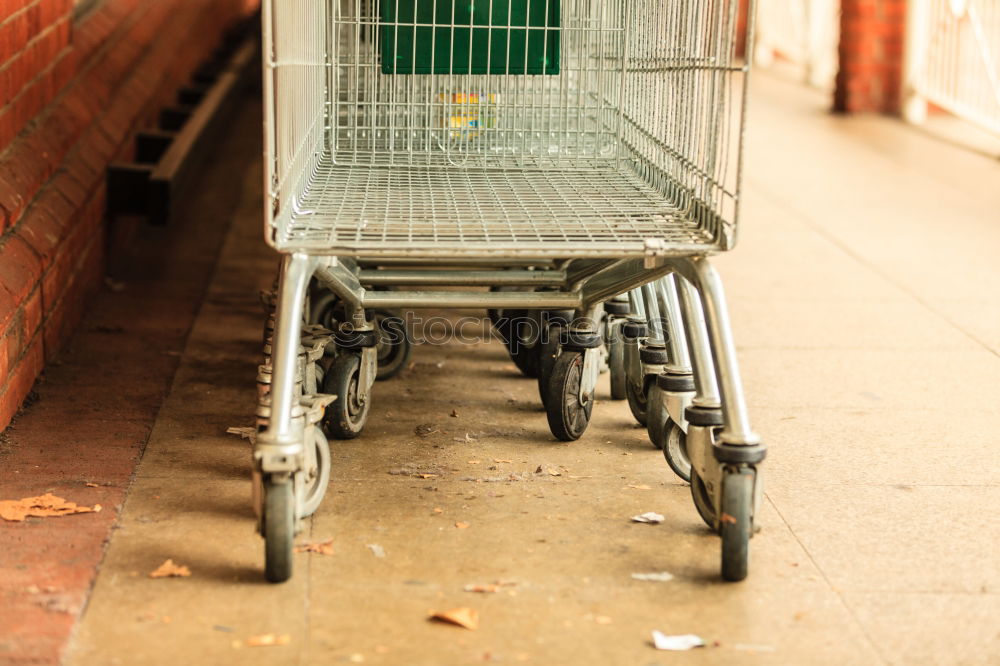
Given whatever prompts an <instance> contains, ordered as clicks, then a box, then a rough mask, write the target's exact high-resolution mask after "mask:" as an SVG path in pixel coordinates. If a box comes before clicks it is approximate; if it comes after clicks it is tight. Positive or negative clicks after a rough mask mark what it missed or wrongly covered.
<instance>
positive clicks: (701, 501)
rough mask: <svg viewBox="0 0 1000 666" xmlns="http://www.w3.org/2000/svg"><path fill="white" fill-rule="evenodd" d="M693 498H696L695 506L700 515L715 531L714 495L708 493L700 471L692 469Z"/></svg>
mask: <svg viewBox="0 0 1000 666" xmlns="http://www.w3.org/2000/svg"><path fill="white" fill-rule="evenodd" d="M691 499H693V500H694V508H695V509H697V510H698V515H699V516H701V519H702V520H704V521H705V524H706V525H708V527H709V529H710V530H712V531H713V532H714V531H715V507H714V506H712V497H711V496H710V495H709V494H708V488H707V487H705V482H704V481H702V480H701V477H700V476H698V472H696V471H695V470H694V468H692V469H691Z"/></svg>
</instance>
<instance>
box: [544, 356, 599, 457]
mask: <svg viewBox="0 0 1000 666" xmlns="http://www.w3.org/2000/svg"><path fill="white" fill-rule="evenodd" d="M581 381H583V352H579V351H576V352H570V351H564V352H563V353H562V354H560V355H559V358H557V359H556V362H555V365H554V366H553V367H552V374H551V376H550V377H549V397H548V398H547V399H546V401H545V402H546V407H545V415H546V416H547V417H548V420H549V429H550V430H551V431H552V434H553V435H554V436H555V438H556V439H558V440H561V441H563V442H572V441H575V440H577V439H580V437H581V436H582V435H583V433H584V432H585V431H586V430H587V426H588V425H589V424H590V414H591V412H592V411H593V409H594V394H593V393H591V394H590V395H589V396H586V397H585V398H584V399H583V400H582V401H581V400H580V382H581Z"/></svg>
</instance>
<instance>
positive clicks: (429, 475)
mask: <svg viewBox="0 0 1000 666" xmlns="http://www.w3.org/2000/svg"><path fill="white" fill-rule="evenodd" d="M417 476H419V477H420V478H421V479H436V478H437V477H438V476H439V475H438V474H426V473H424V474H417Z"/></svg>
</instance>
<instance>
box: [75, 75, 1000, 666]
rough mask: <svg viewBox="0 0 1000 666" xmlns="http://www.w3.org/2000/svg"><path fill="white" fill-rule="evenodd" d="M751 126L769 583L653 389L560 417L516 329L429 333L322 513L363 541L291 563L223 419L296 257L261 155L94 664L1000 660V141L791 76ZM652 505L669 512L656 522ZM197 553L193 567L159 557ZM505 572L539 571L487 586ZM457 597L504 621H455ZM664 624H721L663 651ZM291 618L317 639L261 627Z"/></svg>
mask: <svg viewBox="0 0 1000 666" xmlns="http://www.w3.org/2000/svg"><path fill="white" fill-rule="evenodd" d="M748 151H749V152H748V155H747V158H746V164H747V178H746V196H745V207H744V218H743V220H742V224H743V227H742V233H741V240H740V244H739V246H738V249H737V251H735V252H733V253H730V254H729V255H726V256H722V257H719V258H718V260H717V263H718V266H719V267H720V269H721V270H722V273H723V276H724V278H725V279H726V284H727V286H728V293H729V300H730V306H731V308H732V316H733V319H734V328H735V335H736V339H737V341H738V343H739V345H740V360H741V363H742V370H743V376H744V379H745V381H746V389H747V393H748V399H749V402H750V407H751V410H752V411H751V415H752V417H753V418H754V421H755V426H756V427H757V429H758V430H759V431H760V432H761V434H762V436H763V438H764V440H765V441H766V442H767V443H768V444H769V445H770V446H771V447H772V448H771V453H770V455H769V458H768V460H767V462H766V464H765V470H766V471H765V473H766V475H767V477H766V478H767V497H766V501H765V503H764V507H763V511H762V515H761V516H760V523H761V524H762V525H763V530H762V532H761V533H760V534H759V535H758V536H757V537H756V538H755V539H754V541H753V543H752V548H753V561H752V568H751V574H750V578H749V580H747V581H746V582H744V583H741V584H735V585H734V584H723V583H721V582H720V581H719V580H718V548H719V543H718V539H717V538H715V537H713V536H711V535H709V534H707V533H706V531H705V529H704V527H703V525H702V524H701V522H700V520H699V518H698V517H697V515H696V513H695V510H694V507H693V505H692V503H691V499H690V493H689V491H688V488H687V486H686V484H684V483H682V482H680V481H679V480H678V479H677V478H676V477H674V476H673V474H672V473H671V472H670V470H669V469H668V468H667V466H666V464H665V463H664V461H663V459H662V456H661V455H660V454H659V453H658V452H657V451H655V450H653V449H652V448H651V447H650V445H649V443H648V441H647V440H646V436H645V432H644V431H643V430H641V429H639V428H638V427H636V426H635V425H634V423H633V422H632V420H631V417H630V416H629V414H628V410H627V407H626V406H625V405H624V404H622V403H613V402H610V401H609V400H606V399H604V400H602V401H601V404H599V405H598V406H597V408H596V410H595V419H594V421H593V423H592V425H591V428H590V430H589V431H588V433H587V434H586V435H585V436H584V438H583V439H582V440H581V441H579V442H576V443H573V444H562V443H556V442H554V441H553V440H552V438H551V436H550V435H549V434H548V429H547V426H546V422H545V415H544V412H542V411H541V410H540V407H539V405H538V400H537V395H536V389H535V383H534V382H533V381H530V380H525V379H523V378H520V377H519V376H518V375H517V374H516V372H515V370H514V368H513V365H512V364H511V363H510V361H509V360H508V359H507V357H506V355H505V353H504V352H503V350H502V348H501V347H500V346H499V345H498V344H495V343H491V344H480V345H471V346H470V345H458V344H446V345H423V346H420V347H418V348H417V349H416V352H415V355H414V365H413V367H412V369H411V370H410V371H408V372H406V373H404V375H403V376H402V377H400V378H398V379H396V380H393V381H390V382H385V383H381V384H378V385H377V387H376V393H375V404H374V407H373V411H372V414H371V417H370V420H369V427H368V429H367V430H366V433H365V435H364V436H363V437H361V438H360V439H357V440H353V441H350V442H335V443H333V459H334V470H333V481H332V484H331V489H330V492H329V494H328V496H327V500H326V502H325V503H324V505H323V506H322V507H321V509H320V511H319V512H318V514H317V515H316V516H315V517H314V518H313V519H312V520H311V523H310V527H309V531H308V533H307V534H305V535H303V536H302V539H303V541H305V540H324V539H328V538H332V539H333V548H334V553H333V555H309V554H301V555H298V556H297V557H298V560H297V561H296V566H297V571H296V574H295V576H294V578H293V580H292V581H291V582H290V583H287V584H284V585H281V586H270V585H267V584H265V583H263V582H262V575H261V566H262V550H263V549H262V542H261V540H260V539H259V538H258V537H257V536H255V535H254V534H253V518H252V512H251V509H250V500H249V489H250V485H249V480H248V479H249V470H250V455H249V447H248V446H247V445H246V444H245V443H244V442H242V441H240V440H239V439H237V438H235V437H233V436H229V435H226V434H224V433H225V430H226V428H227V427H229V426H233V425H248V424H249V423H250V421H251V415H252V411H253V402H254V395H255V393H254V375H255V364H256V363H257V362H258V361H257V359H258V357H259V353H260V331H261V311H260V308H259V305H258V304H257V296H256V291H257V289H258V288H261V287H266V286H267V285H268V284H269V283H270V281H271V279H272V277H273V270H274V266H275V258H274V256H273V255H272V254H271V253H270V252H269V251H268V250H267V249H266V248H265V247H264V246H263V243H262V241H261V238H260V236H261V234H260V225H259V219H260V214H259V211H260V206H261V200H260V191H259V187H258V185H257V184H258V183H259V182H260V164H259V163H253V164H249V165H247V168H246V170H245V172H243V173H241V174H234V175H233V177H234V180H237V179H238V180H239V182H240V183H241V184H242V186H243V188H244V189H243V191H244V196H243V199H242V201H241V202H240V204H239V206H238V207H237V209H236V210H235V211H234V214H233V215H234V219H233V228H232V231H231V232H230V235H229V237H228V239H227V241H226V244H225V247H224V249H223V252H222V255H221V258H220V263H219V265H218V267H217V270H216V273H215V276H214V279H213V281H212V284H211V286H210V289H209V293H208V296H207V298H206V300H205V302H204V304H203V306H202V309H201V312H200V314H199V316H198V319H197V322H196V324H195V327H194V329H193V331H192V334H191V336H190V338H189V340H188V343H187V347H186V349H185V350H184V355H183V358H182V362H181V366H180V369H179V371H178V374H177V376H176V378H175V381H174V385H173V388H172V391H171V393H170V395H169V396H168V398H167V400H166V402H165V404H164V406H163V408H162V410H161V412H160V415H159V417H158V419H157V422H156V424H155V426H154V428H153V431H152V435H151V437H150V441H149V443H148V445H147V448H146V452H145V455H144V457H143V460H142V462H141V464H140V467H139V470H138V473H137V476H136V479H135V482H134V484H133V486H132V489H131V492H130V495H129V497H128V499H127V502H126V504H125V507H124V511H123V513H122V515H121V519H120V526H119V529H118V530H117V531H116V532H115V534H114V537H113V539H112V540H111V543H110V546H109V548H108V550H107V554H106V557H105V559H104V562H103V564H102V566H101V571H100V575H99V577H98V580H97V584H96V586H95V588H94V591H93V594H92V596H91V600H90V603H89V606H88V607H87V609H86V612H85V614H84V617H83V620H82V622H81V624H80V626H79V629H78V632H77V635H76V638H75V641H74V643H73V645H72V649H71V652H70V656H69V658H68V662H69V663H72V664H87V665H89V664H128V665H132V664H168V663H169V664H174V663H185V662H186V663H192V664H231V663H247V664H252V663H276V664H288V663H317V664H319V663H340V662H347V663H356V662H361V661H363V662H364V663H375V664H459V663H477V662H482V661H489V660H502V661H504V662H507V663H520V662H524V663H534V664H569V663H574V664H601V665H605V664H668V663H679V662H681V661H683V662H684V663H698V664H702V663H705V664H716V663H717V664H729V663H741V664H742V663H748V664H757V663H760V664H805V663H808V664H837V665H840V664H866V665H867V664H878V663H884V664H907V665H911V664H986V663H996V662H1000V635H998V632H997V618H998V617H1000V557H998V555H997V554H996V546H997V544H998V543H1000V519H998V518H997V516H996V512H995V511H994V508H993V507H994V506H996V505H997V504H998V503H1000V486H998V481H1000V469H998V464H997V457H996V453H995V451H996V447H997V445H998V444H1000V441H998V440H1000V434H998V433H1000V415H998V413H997V409H996V407H995V405H996V404H998V402H1000V382H997V378H998V377H1000V307H998V305H1000V302H998V301H1000V298H998V294H1000V262H998V261H997V252H998V250H1000V224H998V223H1000V219H998V214H997V211H998V210H1000V187H998V186H997V183H998V177H1000V165H997V164H996V163H995V162H990V161H988V160H986V159H984V158H983V157H981V156H977V155H973V154H970V153H966V152H963V151H960V150H957V149H955V148H953V147H950V146H948V145H946V144H943V143H940V142H936V141H934V140H933V139H930V138H928V137H925V136H922V135H920V134H918V133H915V132H913V131H912V130H910V129H908V128H906V127H904V126H902V125H900V124H898V123H896V122H894V121H891V120H887V119H881V118H868V119H846V118H837V117H832V116H830V115H828V114H826V112H825V110H824V108H823V103H822V100H819V99H817V98H816V97H815V96H814V95H813V94H812V93H810V92H808V91H803V90H801V89H799V88H797V87H795V86H791V85H788V84H785V83H782V82H780V81H778V80H776V79H769V78H766V77H765V76H759V77H757V80H756V83H755V85H754V90H753V99H752V115H751V128H750V135H749V148H748ZM606 382H607V379H606V377H605V378H604V379H603V383H602V385H601V387H600V388H599V398H602V397H603V398H606V397H607V394H608V391H607V384H606ZM452 412H455V413H456V414H457V416H451V414H452ZM424 424H433V425H434V426H435V427H436V430H437V431H436V432H431V433H430V434H427V435H425V436H419V435H417V434H415V428H416V427H417V426H419V425H424ZM539 466H541V467H542V469H543V473H542V474H536V473H535V470H536V469H537V468H538V467H539ZM491 467H496V468H497V469H496V470H491V469H490V468H491ZM550 468H551V469H553V470H555V471H558V472H559V474H560V475H559V476H553V475H550V474H547V473H544V471H546V470H548V469H550ZM404 469H408V470H413V471H419V472H425V473H428V474H436V475H437V476H435V477H430V478H427V479H422V478H419V477H413V476H406V475H402V474H398V473H397V474H393V473H392V472H399V471H400V470H404ZM510 473H513V474H516V475H518V478H520V479H522V480H519V481H508V482H486V481H481V482H477V481H476V480H475V479H488V478H491V477H496V476H500V475H507V474H510ZM470 479H471V480H470ZM646 486H648V487H649V489H644V487H646ZM438 509H440V511H437V510H438ZM650 510H653V511H657V512H659V513H663V514H664V515H666V516H667V520H666V521H665V522H664V523H663V524H660V525H658V526H650V525H639V524H634V523H631V522H630V521H629V516H632V515H634V514H636V513H641V512H644V511H650ZM457 522H462V523H468V525H469V526H468V528H465V529H460V528H458V527H456V523H457ZM373 544H377V545H378V546H381V547H382V549H384V552H385V556H384V557H381V558H380V557H376V556H375V554H374V553H373V550H372V549H371V548H369V545H373ZM167 558H172V559H173V560H174V561H175V562H177V563H180V564H184V565H187V566H189V567H190V568H191V571H192V575H191V577H190V578H178V579H164V580H153V579H150V578H148V576H147V575H148V573H149V572H150V571H152V570H153V569H155V568H156V567H157V566H158V565H159V564H160V563H162V562H163V561H164V560H165V559H167ZM659 571H669V572H671V573H672V574H674V576H675V578H674V579H673V580H672V581H670V582H666V583H660V582H645V581H637V580H634V579H632V578H631V574H632V573H647V572H659ZM498 580H503V581H511V582H513V583H516V584H514V585H509V586H504V587H501V588H500V590H499V592H497V593H494V594H474V593H470V592H465V591H463V586H464V585H466V584H470V583H493V582H495V581H498ZM456 606H471V607H475V608H477V609H478V610H479V611H480V613H481V627H480V629H479V630H478V631H475V632H469V631H465V630H461V629H458V628H455V627H451V626H445V625H439V624H432V623H429V622H427V620H426V617H427V613H428V611H429V610H441V609H447V608H451V607H456ZM653 629H659V630H661V631H663V632H665V633H668V634H680V633H688V632H692V633H697V634H699V635H701V636H703V637H704V638H705V639H706V640H707V641H708V642H709V644H710V645H711V647H708V648H706V649H702V650H697V651H693V652H690V653H685V654H669V653H659V652H656V651H655V650H654V649H653V648H652V647H651V646H650V645H649V637H650V631H651V630H653ZM268 633H273V634H277V635H285V634H287V635H289V637H290V641H289V642H288V643H287V644H285V645H281V646H275V647H266V648H257V647H249V646H247V640H248V638H250V637H252V636H256V635H260V634H268Z"/></svg>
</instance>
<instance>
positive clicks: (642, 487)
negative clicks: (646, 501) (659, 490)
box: [628, 483, 652, 490]
mask: <svg viewBox="0 0 1000 666" xmlns="http://www.w3.org/2000/svg"><path fill="white" fill-rule="evenodd" d="M628 487H629V488H631V489H632V490H652V488H650V487H649V486H647V485H646V484H645V483H641V484H638V485H636V484H634V483H631V484H629V485H628Z"/></svg>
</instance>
